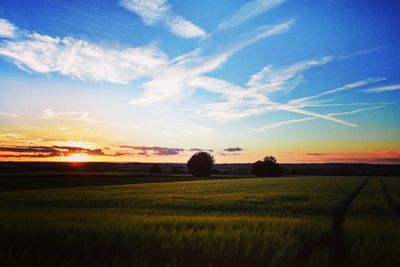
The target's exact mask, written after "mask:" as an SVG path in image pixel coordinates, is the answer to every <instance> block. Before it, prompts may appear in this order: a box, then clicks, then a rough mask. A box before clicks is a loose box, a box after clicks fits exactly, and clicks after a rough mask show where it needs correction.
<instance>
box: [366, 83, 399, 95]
mask: <svg viewBox="0 0 400 267" xmlns="http://www.w3.org/2000/svg"><path fill="white" fill-rule="evenodd" d="M396 90H400V84H394V85H388V86H380V87H374V88H369V89H366V90H364V92H365V93H370V94H371V93H372V94H376V93H383V92H389V91H396Z"/></svg>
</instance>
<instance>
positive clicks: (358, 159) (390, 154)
mask: <svg viewBox="0 0 400 267" xmlns="http://www.w3.org/2000/svg"><path fill="white" fill-rule="evenodd" d="M306 156H307V158H308V160H307V161H308V162H309V161H310V160H311V161H312V162H330V163H333V162H335V163H373V164H400V151H396V150H394V151H390V150H387V151H366V152H363V153H307V154H306Z"/></svg>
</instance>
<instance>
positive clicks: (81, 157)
mask: <svg viewBox="0 0 400 267" xmlns="http://www.w3.org/2000/svg"><path fill="white" fill-rule="evenodd" d="M64 160H65V161H67V162H87V161H89V156H88V155H85V154H72V155H69V156H66V157H65V158H64Z"/></svg>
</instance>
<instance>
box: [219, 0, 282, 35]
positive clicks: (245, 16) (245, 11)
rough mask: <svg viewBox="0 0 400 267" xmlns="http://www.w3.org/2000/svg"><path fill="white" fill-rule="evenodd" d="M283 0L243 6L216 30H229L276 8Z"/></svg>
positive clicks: (263, 0)
mask: <svg viewBox="0 0 400 267" xmlns="http://www.w3.org/2000/svg"><path fill="white" fill-rule="evenodd" d="M284 2H285V0H254V1H251V2H248V3H246V4H244V5H243V6H242V7H241V8H240V9H239V10H238V11H236V12H235V14H233V15H232V16H231V17H230V18H228V19H226V20H224V21H223V22H221V23H220V24H219V25H218V29H229V28H233V27H235V26H238V25H240V24H242V23H244V22H246V21H248V20H250V19H251V18H253V17H256V16H258V15H260V14H262V13H264V12H266V11H268V10H270V9H272V8H274V7H276V6H279V5H281V4H283V3H284Z"/></svg>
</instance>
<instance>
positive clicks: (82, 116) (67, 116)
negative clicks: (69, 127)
mask: <svg viewBox="0 0 400 267" xmlns="http://www.w3.org/2000/svg"><path fill="white" fill-rule="evenodd" d="M39 117H40V118H41V119H63V120H73V121H79V122H83V123H86V124H103V125H109V126H116V127H125V128H131V129H137V128H139V127H140V126H138V125H131V124H121V123H114V122H109V121H103V120H96V119H93V118H91V117H90V116H89V113H88V112H80V111H78V112H54V111H53V110H52V109H51V108H47V109H45V110H44V111H43V113H42V114H41V115H40V116H39Z"/></svg>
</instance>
